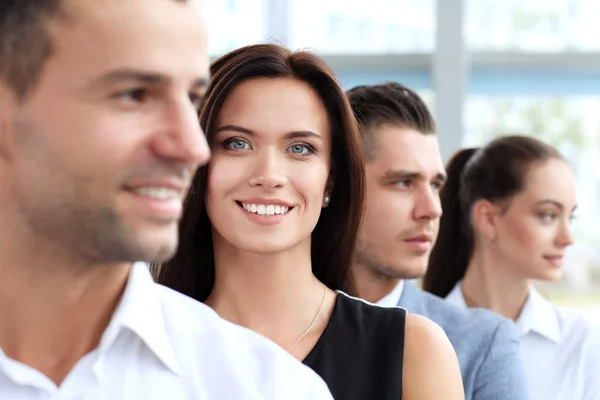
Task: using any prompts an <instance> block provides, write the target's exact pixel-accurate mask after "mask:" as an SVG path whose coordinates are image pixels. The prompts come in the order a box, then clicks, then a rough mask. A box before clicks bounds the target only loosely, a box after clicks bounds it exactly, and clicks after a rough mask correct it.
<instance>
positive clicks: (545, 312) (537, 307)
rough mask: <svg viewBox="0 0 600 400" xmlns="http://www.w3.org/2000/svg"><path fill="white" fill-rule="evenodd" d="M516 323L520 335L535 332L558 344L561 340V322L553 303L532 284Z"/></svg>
mask: <svg viewBox="0 0 600 400" xmlns="http://www.w3.org/2000/svg"><path fill="white" fill-rule="evenodd" d="M516 325H517V333H518V334H519V336H521V335H525V334H527V333H528V332H535V333H537V334H539V335H542V336H543V337H545V338H547V339H549V340H551V341H553V342H554V343H556V344H560V342H561V339H562V335H561V332H560V322H559V320H558V315H557V314H556V311H555V309H554V307H553V305H552V303H550V302H549V301H548V300H546V299H545V298H544V297H542V295H541V294H539V293H538V291H537V290H536V289H535V288H534V287H533V286H532V285H530V286H529V296H528V297H527V301H526V302H525V305H524V306H523V310H522V311H521V315H520V316H519V318H518V319H517V323H516Z"/></svg>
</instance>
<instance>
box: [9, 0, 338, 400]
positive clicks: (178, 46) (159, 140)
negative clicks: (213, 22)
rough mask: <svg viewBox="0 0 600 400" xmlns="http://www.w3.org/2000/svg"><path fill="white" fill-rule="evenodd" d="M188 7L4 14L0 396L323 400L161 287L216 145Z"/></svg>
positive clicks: (59, 0)
mask: <svg viewBox="0 0 600 400" xmlns="http://www.w3.org/2000/svg"><path fill="white" fill-rule="evenodd" d="M208 79H209V76H208V55H207V45H206V33H205V25H204V22H203V20H202V17H201V14H200V11H199V9H198V5H197V2H195V1H194V0H104V1H95V0H3V1H2V2H0V204H1V207H0V399H11V400H20V399H102V400H106V399H110V400H115V399H127V400H135V399H144V400H148V399H173V400H179V399H219V400H220V399H284V398H285V399H315V398H316V399H330V398H331V395H330V394H329V392H328V390H327V387H326V385H325V383H324V382H323V381H322V380H321V379H320V378H318V377H317V376H316V374H315V373H314V372H312V371H311V370H309V369H308V368H307V367H305V366H302V365H301V364H300V363H298V362H297V361H295V360H294V359H293V358H292V357H291V356H289V355H288V354H286V353H285V352H284V351H283V350H282V349H280V348H278V347H277V346H276V345H275V344H273V343H272V342H270V341H268V340H267V339H265V338H262V337H260V336H258V335H257V334H255V333H252V332H250V331H248V330H246V329H243V328H241V327H237V326H234V325H232V324H229V323H227V322H225V321H223V320H222V319H220V318H218V317H217V315H216V314H215V313H214V312H212V311H211V310H210V309H209V308H208V307H206V306H204V305H202V304H200V303H198V302H195V301H193V300H191V299H189V298H187V297H185V296H182V295H180V294H178V293H175V292H173V291H171V290H169V289H167V288H164V287H161V286H159V285H156V284H155V283H154V282H153V281H152V279H151V277H150V274H149V271H148V269H147V268H146V265H145V264H143V263H137V264H134V262H135V261H137V260H142V261H157V262H158V261H163V260H165V259H168V258H169V257H171V255H172V254H173V253H174V251H175V248H176V246H177V236H178V220H179V218H180V215H181V211H182V202H183V198H184V196H185V194H186V191H187V189H188V187H189V185H190V181H191V178H192V176H193V174H194V172H195V170H196V168H197V167H198V165H199V164H201V163H205V162H206V161H207V160H208V158H209V149H208V146H207V143H206V140H205V137H204V135H203V133H202V131H201V129H200V127H199V123H198V119H197V106H198V103H199V102H200V101H201V99H202V96H203V94H204V91H205V89H206V86H207V85H208Z"/></svg>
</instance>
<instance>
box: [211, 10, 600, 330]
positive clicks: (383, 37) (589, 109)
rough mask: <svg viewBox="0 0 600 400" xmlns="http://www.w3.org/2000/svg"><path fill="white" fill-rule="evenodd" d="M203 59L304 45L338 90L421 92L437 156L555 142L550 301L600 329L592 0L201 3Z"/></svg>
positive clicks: (596, 36)
mask: <svg viewBox="0 0 600 400" xmlns="http://www.w3.org/2000/svg"><path fill="white" fill-rule="evenodd" d="M202 3H203V5H204V10H205V14H206V17H207V20H208V26H209V32H210V35H209V42H210V46H209V49H210V53H211V55H212V56H213V57H216V56H219V55H221V54H224V53H225V52H228V51H230V50H233V49H235V48H237V47H241V46H244V45H247V44H252V43H257V42H265V41H276V42H278V43H281V44H284V45H286V46H288V47H290V48H292V49H298V48H302V49H308V50H312V51H314V52H316V53H318V54H319V55H320V56H322V57H323V58H324V59H325V60H326V61H327V62H328V63H329V65H330V66H331V67H332V68H333V69H334V71H335V73H336V75H337V77H338V79H339V81H340V83H341V84H342V86H343V87H344V89H349V88H350V87H352V86H355V85H358V84H373V83H378V82H381V81H385V80H394V81H398V82H401V83H403V84H405V85H407V86H409V87H411V88H413V89H415V90H417V91H418V92H419V94H421V95H422V96H423V98H424V99H425V100H426V102H427V103H428V104H429V106H430V107H431V110H432V111H433V112H434V115H435V117H436V120H437V123H438V129H439V131H438V136H439V139H440V144H441V148H442V155H443V157H444V159H447V158H448V157H450V156H451V155H452V153H453V152H454V151H456V150H457V149H458V148H460V147H464V146H476V145H481V144H483V143H485V142H487V141H488V140H490V139H491V138H493V137H496V136H498V135H503V134H510V133H521V134H528V135H532V136H536V137H538V138H541V139H542V140H544V141H546V142H548V143H550V144H552V145H555V146H557V147H558V148H559V149H560V150H561V152H562V153H563V154H565V155H566V156H567V158H568V159H569V160H570V161H571V163H572V165H573V167H574V168H575V171H576V174H577V179H578V198H579V207H578V211H577V219H576V220H575V222H574V230H575V235H576V240H577V242H576V244H575V245H574V246H572V247H571V248H570V249H569V251H568V256H567V260H566V263H565V264H566V265H565V276H564V279H563V280H562V281H561V282H558V283H553V284H544V285H540V289H541V291H542V292H543V293H545V294H546V295H547V296H548V297H549V298H550V299H552V300H553V301H555V302H556V303H559V304H563V305H567V306H572V307H576V308H579V309H580V310H582V312H583V313H585V314H586V315H587V316H588V317H589V318H591V319H594V320H596V321H600V1H598V0H368V1H364V0H202Z"/></svg>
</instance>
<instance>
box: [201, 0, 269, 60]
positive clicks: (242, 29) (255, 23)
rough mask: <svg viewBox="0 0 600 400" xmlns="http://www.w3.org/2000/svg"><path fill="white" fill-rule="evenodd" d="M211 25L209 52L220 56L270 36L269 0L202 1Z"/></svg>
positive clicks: (209, 25)
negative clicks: (268, 26)
mask: <svg viewBox="0 0 600 400" xmlns="http://www.w3.org/2000/svg"><path fill="white" fill-rule="evenodd" d="M202 7H203V12H204V16H205V18H206V21H207V25H208V32H209V39H208V51H209V54H211V55H212V56H220V55H222V54H224V53H227V52H229V51H231V50H234V49H236V48H238V47H242V46H246V45H248V44H251V43H257V42H262V41H264V40H265V39H266V37H267V0H253V1H235V0H228V1H223V0H202Z"/></svg>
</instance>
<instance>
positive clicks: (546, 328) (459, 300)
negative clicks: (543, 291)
mask: <svg viewBox="0 0 600 400" xmlns="http://www.w3.org/2000/svg"><path fill="white" fill-rule="evenodd" d="M461 283H462V281H459V282H458V283H457V284H456V285H455V286H454V288H453V289H452V291H451V292H450V293H449V294H448V296H447V297H446V300H448V301H449V302H450V303H452V304H455V305H457V306H460V307H463V308H467V303H466V301H465V298H464V296H463V294H462V290H461ZM516 329H517V334H518V335H519V336H524V335H526V334H527V333H529V332H535V333H537V334H539V335H541V336H543V337H545V338H547V339H549V340H551V341H553V342H554V343H556V344H559V343H560V341H561V336H562V335H561V333H560V323H559V320H558V315H557V314H556V311H555V310H554V307H553V306H552V303H550V302H549V301H548V300H546V299H545V298H543V297H542V295H540V294H539V293H538V291H537V290H536V289H535V288H534V287H533V285H529V295H528V296H527V300H526V301H525V305H524V306H523V310H521V315H520V316H519V318H518V319H517V322H516Z"/></svg>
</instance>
